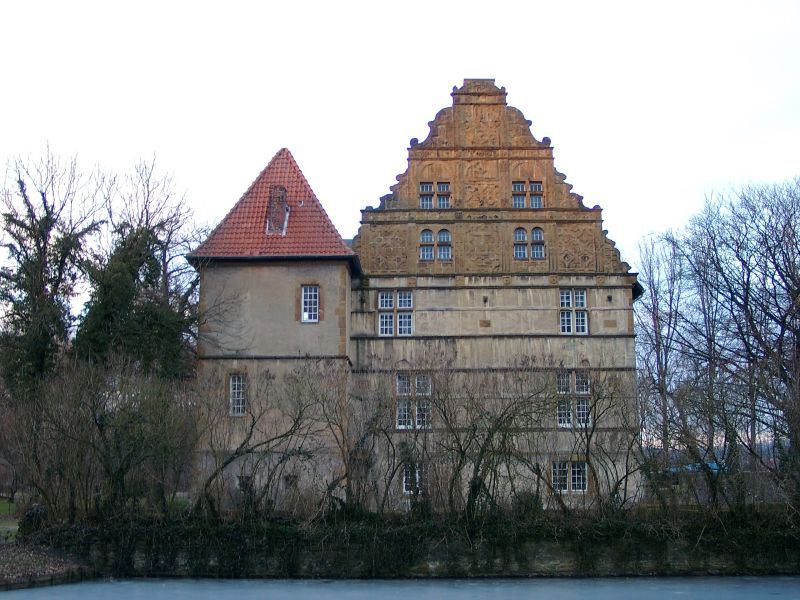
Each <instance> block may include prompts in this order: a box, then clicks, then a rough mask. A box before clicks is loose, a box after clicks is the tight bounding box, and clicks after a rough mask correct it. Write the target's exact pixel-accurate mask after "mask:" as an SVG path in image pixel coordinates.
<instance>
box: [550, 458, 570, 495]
mask: <svg viewBox="0 0 800 600" xmlns="http://www.w3.org/2000/svg"><path fill="white" fill-rule="evenodd" d="M550 474H551V477H550V484H551V485H552V486H553V491H554V492H558V493H561V492H568V491H569V475H570V470H569V461H568V460H554V461H553V465H552V469H551V472H550Z"/></svg>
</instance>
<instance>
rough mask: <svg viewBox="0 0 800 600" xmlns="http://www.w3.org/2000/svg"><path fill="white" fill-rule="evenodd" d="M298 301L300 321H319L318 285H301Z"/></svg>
mask: <svg viewBox="0 0 800 600" xmlns="http://www.w3.org/2000/svg"><path fill="white" fill-rule="evenodd" d="M300 303H301V306H300V321H301V322H302V323H319V286H318V285H303V286H301V288H300Z"/></svg>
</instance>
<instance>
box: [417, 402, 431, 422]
mask: <svg viewBox="0 0 800 600" xmlns="http://www.w3.org/2000/svg"><path fill="white" fill-rule="evenodd" d="M430 427H431V401H430V400H420V399H418V400H417V429H430Z"/></svg>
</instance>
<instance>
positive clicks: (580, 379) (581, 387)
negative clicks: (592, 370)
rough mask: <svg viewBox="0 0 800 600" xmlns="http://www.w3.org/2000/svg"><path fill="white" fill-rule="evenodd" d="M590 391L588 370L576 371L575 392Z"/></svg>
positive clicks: (586, 392) (584, 392)
mask: <svg viewBox="0 0 800 600" xmlns="http://www.w3.org/2000/svg"><path fill="white" fill-rule="evenodd" d="M590 391H591V389H590V384H589V374H588V373H587V372H586V371H575V393H576V394H588V393H589V392H590Z"/></svg>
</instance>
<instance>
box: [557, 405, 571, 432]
mask: <svg viewBox="0 0 800 600" xmlns="http://www.w3.org/2000/svg"><path fill="white" fill-rule="evenodd" d="M556 421H557V423H558V426H559V427H560V428H562V429H564V428H569V427H572V399H571V398H559V399H558V402H557V403H556Z"/></svg>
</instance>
